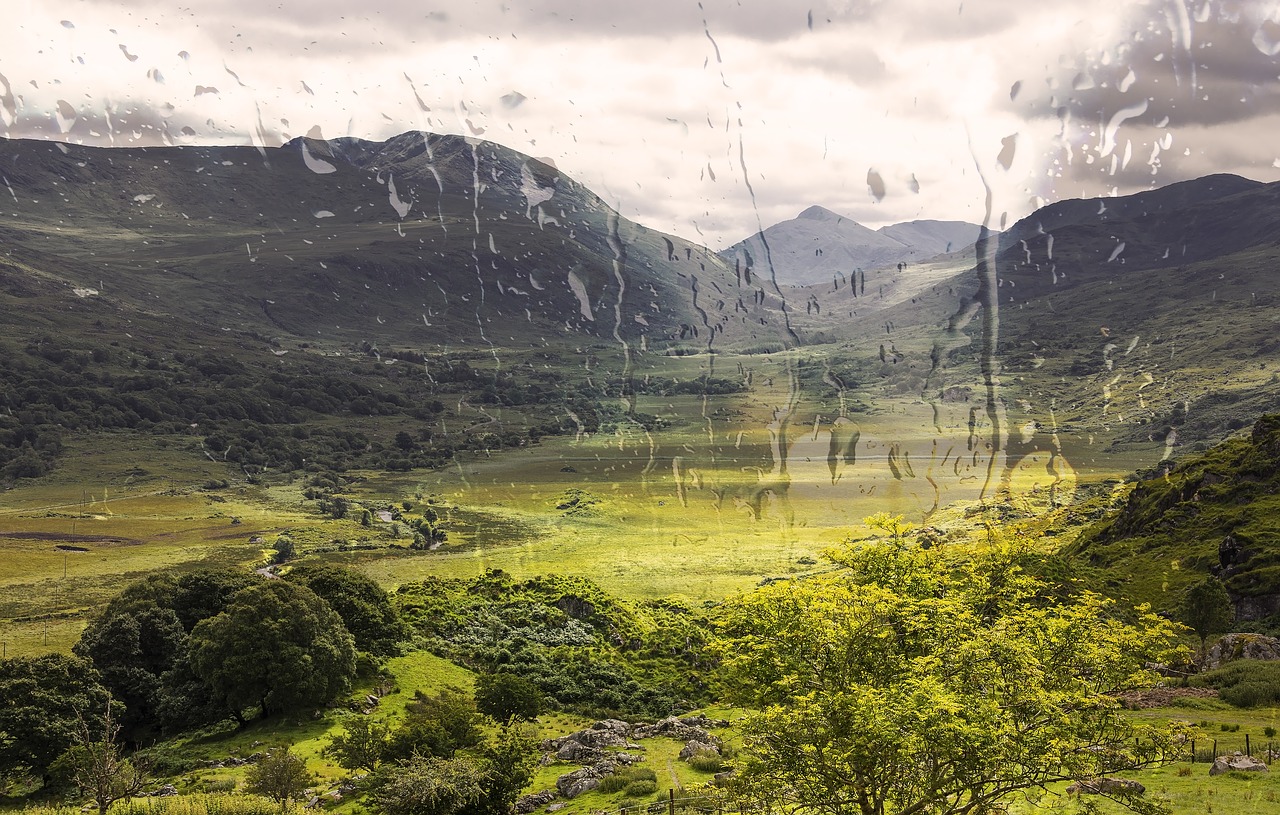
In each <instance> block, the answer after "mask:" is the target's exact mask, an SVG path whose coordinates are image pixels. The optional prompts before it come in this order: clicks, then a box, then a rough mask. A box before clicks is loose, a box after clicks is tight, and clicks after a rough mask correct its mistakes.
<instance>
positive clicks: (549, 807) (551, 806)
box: [547, 803, 565, 812]
mask: <svg viewBox="0 0 1280 815" xmlns="http://www.w3.org/2000/svg"><path fill="white" fill-rule="evenodd" d="M564 807H565V805H564V804H562V803H555V804H548V805H547V812H559V811H560V810H562V809H564Z"/></svg>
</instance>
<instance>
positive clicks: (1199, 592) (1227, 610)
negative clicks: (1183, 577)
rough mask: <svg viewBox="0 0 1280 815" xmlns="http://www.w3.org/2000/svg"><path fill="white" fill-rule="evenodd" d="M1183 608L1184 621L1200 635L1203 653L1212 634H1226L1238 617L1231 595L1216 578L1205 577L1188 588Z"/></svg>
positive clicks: (1201, 651) (1182, 616)
mask: <svg viewBox="0 0 1280 815" xmlns="http://www.w3.org/2000/svg"><path fill="white" fill-rule="evenodd" d="M1181 611H1182V614H1181V615H1180V616H1181V618H1182V622H1184V623H1186V624H1187V627H1188V628H1190V629H1191V630H1192V631H1194V632H1196V636H1197V637H1199V638H1200V653H1201V655H1203V654H1204V649H1205V643H1206V641H1207V640H1208V639H1209V637H1211V636H1213V635H1214V634H1225V633H1227V632H1228V631H1230V630H1231V624H1232V623H1233V622H1235V619H1236V609H1235V606H1233V605H1232V604H1231V596H1230V595H1229V594H1227V589H1226V587H1225V586H1223V585H1222V582H1221V581H1219V580H1218V579H1216V578H1213V577H1206V578H1205V579H1204V580H1201V581H1200V582H1198V583H1193V584H1192V585H1191V587H1190V588H1188V589H1187V594H1186V596H1185V597H1184V598H1183V600H1182V609H1181Z"/></svg>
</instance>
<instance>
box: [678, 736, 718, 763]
mask: <svg viewBox="0 0 1280 815" xmlns="http://www.w3.org/2000/svg"><path fill="white" fill-rule="evenodd" d="M699 753H711V754H713V755H717V756H718V755H720V748H719V747H717V746H715V745H714V744H711V743H709V742H705V741H694V740H691V741H687V742H685V745H684V749H683V750H681V751H680V760H681V761H688V760H689V759H691V758H693V757H694V756H696V755H698V754H699Z"/></svg>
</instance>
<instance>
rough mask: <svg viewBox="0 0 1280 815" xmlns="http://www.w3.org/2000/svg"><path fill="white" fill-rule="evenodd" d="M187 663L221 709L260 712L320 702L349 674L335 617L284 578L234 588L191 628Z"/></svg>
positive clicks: (344, 636)
mask: <svg viewBox="0 0 1280 815" xmlns="http://www.w3.org/2000/svg"><path fill="white" fill-rule="evenodd" d="M191 664H192V667H193V668H194V670H195V673H196V675H197V676H199V677H200V678H201V679H203V680H204V681H206V682H208V683H209V685H210V687H212V688H213V689H214V691H215V692H216V693H217V694H218V695H219V697H220V698H221V700H222V701H224V702H225V704H226V705H227V707H228V710H229V712H231V713H232V714H233V715H236V716H239V715H240V711H242V710H244V709H245V708H248V707H254V706H257V707H259V708H260V709H261V711H262V715H263V716H269V715H271V714H273V713H283V712H288V711H294V710H300V709H303V708H306V707H309V706H313V705H320V704H323V703H325V702H327V701H329V700H330V699H333V698H334V697H335V696H337V695H338V694H339V693H342V692H343V691H345V690H346V689H347V688H348V687H349V686H350V682H351V678H352V677H353V676H354V675H355V670H356V651H355V645H354V643H353V642H352V640H351V635H350V634H349V633H348V632H347V629H346V627H345V626H344V625H343V623H342V618H341V617H339V616H338V614H337V613H336V612H335V611H334V610H333V609H332V608H331V607H330V606H329V604H328V603H326V602H325V601H324V600H323V599H321V598H320V597H318V596H317V595H316V594H315V592H313V591H311V590H310V589H308V588H306V587H305V586H299V585H295V584H293V583H289V582H286V581H283V580H269V581H265V582H263V583H258V584H255V585H251V586H249V587H248V588H245V589H243V590H241V591H240V592H239V593H238V594H236V595H235V596H234V597H233V598H232V599H231V603H230V605H228V606H227V609H226V611H224V612H222V613H221V614H218V615H217V616H215V617H210V618H209V619H207V620H204V621H202V622H200V623H199V624H197V625H196V627H195V630H193V631H192V632H191Z"/></svg>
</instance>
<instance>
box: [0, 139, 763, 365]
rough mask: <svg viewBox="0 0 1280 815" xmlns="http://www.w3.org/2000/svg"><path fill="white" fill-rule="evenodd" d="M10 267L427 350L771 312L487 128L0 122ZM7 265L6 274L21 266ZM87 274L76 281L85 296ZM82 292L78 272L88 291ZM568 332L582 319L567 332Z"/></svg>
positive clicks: (736, 326)
mask: <svg viewBox="0 0 1280 815" xmlns="http://www.w3.org/2000/svg"><path fill="white" fill-rule="evenodd" d="M0 174H3V176H4V178H5V181H6V184H7V189H6V190H5V192H6V193H8V194H9V195H10V196H11V197H12V198H13V199H14V201H15V203H18V204H20V205H21V206H15V207H14V210H15V211H13V212H10V213H5V217H3V218H2V219H0V242H3V245H4V246H5V248H6V256H5V260H7V261H9V262H10V264H11V263H12V262H13V261H21V262H22V263H23V264H24V266H25V271H23V272H22V273H18V272H17V271H15V269H14V267H13V266H12V265H9V266H8V267H7V268H6V263H5V262H3V261H0V277H3V278H4V279H5V280H8V281H10V282H9V285H10V286H11V287H12V286H19V287H20V286H29V285H32V281H33V278H37V277H38V278H40V279H42V280H44V281H45V282H46V283H49V284H53V285H55V286H57V287H60V288H61V291H62V292H63V294H64V300H65V301H66V303H67V304H69V305H74V306H75V307H84V306H85V305H86V303H87V302H88V301H90V300H99V301H106V302H107V303H109V304H111V305H112V306H113V307H125V306H130V307H136V308H139V309H143V310H147V311H149V312H152V313H161V314H165V315H167V316H168V317H170V318H172V319H176V320H189V321H193V322H194V323H195V324H196V325H198V326H213V327H215V328H218V329H227V330H233V331H248V332H258V333H260V334H262V335H265V336H268V337H277V338H292V339H294V340H303V339H305V340H307V341H310V342H321V343H323V342H329V341H332V342H337V343H339V344H343V343H346V344H349V343H352V342H372V343H374V344H378V343H381V344H383V345H388V344H400V345H408V346H410V347H415V348H421V349H423V350H433V349H442V348H446V347H447V348H457V347H459V346H463V347H467V346H471V347H477V348H481V349H485V348H493V347H499V346H501V347H525V348H532V347H540V346H542V345H543V343H544V342H547V341H550V340H551V338H554V337H565V338H567V339H568V341H570V342H582V341H584V340H587V341H598V342H604V343H607V344H611V345H615V346H618V347H621V346H622V344H623V343H626V344H629V345H631V346H633V347H640V346H642V345H643V346H648V345H650V344H652V345H654V346H664V345H668V344H671V343H686V344H692V345H694V346H698V345H701V346H703V347H705V346H707V345H709V344H711V343H712V342H714V341H717V340H718V339H719V337H720V335H721V334H723V333H724V332H726V331H728V332H730V333H735V332H736V334H737V335H739V336H741V337H742V338H743V340H744V341H746V342H751V341H756V340H758V339H759V338H760V337H762V336H766V335H770V334H771V332H773V331H774V330H775V328H776V329H779V330H781V329H782V326H781V325H780V322H779V321H778V320H777V319H776V317H777V313H776V310H775V309H776V304H775V307H770V306H768V305H766V304H765V303H763V302H762V298H758V297H757V296H756V290H755V288H754V287H750V286H748V285H747V284H746V283H745V282H744V281H743V280H742V278H741V276H740V275H736V274H735V273H734V270H733V269H732V268H731V267H730V266H728V265H726V264H725V263H724V262H723V261H722V260H720V259H719V258H718V257H716V256H715V255H714V254H713V253H711V252H709V251H708V250H706V249H704V248H703V247H700V246H697V245H694V244H692V243H689V242H688V241H685V240H683V239H681V238H678V237H674V236H669V235H663V234H662V233H659V232H656V231H654V230H650V229H647V228H645V227H642V226H639V225H637V224H635V223H632V222H630V221H628V220H627V219H625V218H622V217H620V216H619V215H618V214H617V213H616V212H615V211H613V210H612V209H611V208H609V207H608V206H607V205H605V204H604V203H603V202H602V201H601V200H600V198H599V197H598V196H596V195H595V194H593V193H592V192H591V191H590V190H588V189H586V188H585V187H583V186H581V185H580V184H578V183H577V182H575V181H574V180H573V179H571V178H569V177H568V176H566V175H565V174H563V173H561V172H559V171H558V170H557V169H556V168H555V167H554V166H552V165H551V164H550V163H547V162H544V161H539V160H537V159H535V158H532V157H529V156H526V155H523V154H521V153H518V152H516V151H514V150H510V149H508V148H505V147H501V146H499V145H497V144H493V143H490V142H484V141H480V140H476V139H466V138H462V137H456V136H438V135H434V134H430V133H423V132H410V133H405V134H402V135H400V136H397V137H394V138H392V139H389V140H387V141H386V142H369V141H363V140H359V139H349V138H348V139H336V140H333V141H312V140H304V139H296V140H294V141H292V142H289V143H288V144H286V145H284V146H283V147H280V148H275V149H261V150H260V149H257V148H254V147H172V148H138V149H133V148H91V147H83V146H74V145H64V144H55V143H51V142H41V141H20V140H10V141H0ZM15 280H16V281H17V282H15ZM76 292H80V293H81V294H82V295H83V296H77V294H76ZM90 292H92V294H90ZM575 338H576V339H575Z"/></svg>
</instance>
